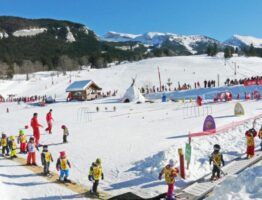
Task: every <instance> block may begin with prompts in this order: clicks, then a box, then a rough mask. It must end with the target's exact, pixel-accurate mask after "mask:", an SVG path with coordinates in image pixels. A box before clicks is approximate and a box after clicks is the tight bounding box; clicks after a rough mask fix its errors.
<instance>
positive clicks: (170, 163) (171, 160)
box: [168, 159, 175, 167]
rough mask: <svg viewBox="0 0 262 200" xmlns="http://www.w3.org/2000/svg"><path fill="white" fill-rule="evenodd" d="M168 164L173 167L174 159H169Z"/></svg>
mask: <svg viewBox="0 0 262 200" xmlns="http://www.w3.org/2000/svg"><path fill="white" fill-rule="evenodd" d="M168 164H169V165H170V167H174V166H175V161H174V160H173V159H170V160H169V163H168Z"/></svg>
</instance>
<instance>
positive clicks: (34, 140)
mask: <svg viewBox="0 0 262 200" xmlns="http://www.w3.org/2000/svg"><path fill="white" fill-rule="evenodd" d="M53 120H54V119H53V117H52V109H50V110H49V112H48V113H47V115H46V122H47V128H46V129H45V131H46V132H48V133H49V134H52V128H53V124H52V122H53ZM31 127H32V129H33V136H31V137H29V140H28V141H27V136H26V129H28V126H25V127H24V129H20V130H19V135H18V136H17V141H16V140H15V138H16V136H14V135H12V136H10V137H7V135H6V134H5V133H2V137H1V142H0V146H1V147H2V155H3V156H5V157H7V156H10V158H11V159H14V158H17V152H16V150H17V144H20V148H19V149H20V153H21V154H27V159H26V165H33V166H37V162H36V155H37V151H39V148H41V147H42V152H41V164H42V166H43V175H44V176H52V174H51V173H50V170H49V169H50V165H51V163H52V162H53V161H54V159H53V156H52V154H51V152H50V151H49V149H48V145H46V144H44V145H43V144H40V128H41V127H43V126H42V125H41V124H40V123H39V122H38V113H34V114H33V117H32V119H31ZM61 128H62V130H63V143H67V136H68V135H69V131H68V128H67V126H65V125H62V126H61ZM9 153H10V154H9ZM70 168H71V163H70V161H69V159H68V158H67V155H66V152H65V151H61V152H60V156H59V158H58V159H57V161H56V169H57V171H59V172H60V174H59V181H60V182H71V180H70V179H68V176H69V169H70ZM88 179H89V180H90V181H91V182H93V187H92V189H91V190H90V192H91V194H93V195H95V196H99V193H98V191H97V188H98V185H99V181H100V179H102V180H103V179H104V174H103V170H102V165H101V159H100V158H97V159H96V161H95V162H93V163H92V165H91V167H90V169H89V175H88Z"/></svg>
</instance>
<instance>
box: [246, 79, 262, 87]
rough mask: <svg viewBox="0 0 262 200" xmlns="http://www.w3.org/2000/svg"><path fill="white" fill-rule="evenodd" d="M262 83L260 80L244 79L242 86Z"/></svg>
mask: <svg viewBox="0 0 262 200" xmlns="http://www.w3.org/2000/svg"><path fill="white" fill-rule="evenodd" d="M250 85H262V80H252V81H244V86H250Z"/></svg>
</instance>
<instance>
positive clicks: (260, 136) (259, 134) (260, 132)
mask: <svg viewBox="0 0 262 200" xmlns="http://www.w3.org/2000/svg"><path fill="white" fill-rule="evenodd" d="M258 137H259V139H260V140H261V142H260V148H261V151H262V126H261V128H260V130H259V133H258Z"/></svg>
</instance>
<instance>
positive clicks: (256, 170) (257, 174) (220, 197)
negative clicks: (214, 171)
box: [206, 162, 262, 200]
mask: <svg viewBox="0 0 262 200" xmlns="http://www.w3.org/2000/svg"><path fill="white" fill-rule="evenodd" d="M261 185H262V162H259V163H258V164H257V166H255V167H251V168H249V169H247V170H245V171H244V172H242V173H241V174H239V175H237V176H230V177H228V178H227V179H226V180H225V181H224V182H223V183H222V184H221V185H220V186H218V187H217V188H215V190H214V192H213V193H212V195H211V196H210V197H208V198H206V200H230V199H253V200H259V199H261V198H262V187H261Z"/></svg>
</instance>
